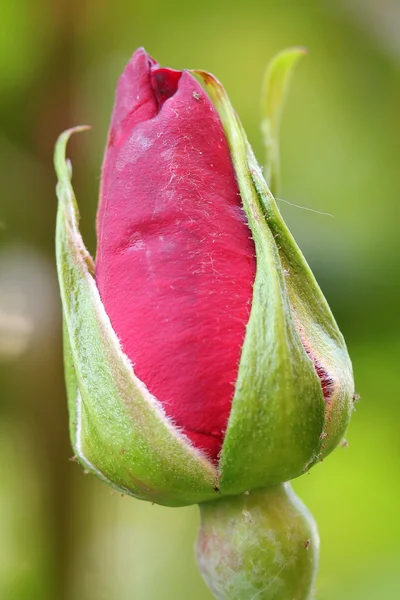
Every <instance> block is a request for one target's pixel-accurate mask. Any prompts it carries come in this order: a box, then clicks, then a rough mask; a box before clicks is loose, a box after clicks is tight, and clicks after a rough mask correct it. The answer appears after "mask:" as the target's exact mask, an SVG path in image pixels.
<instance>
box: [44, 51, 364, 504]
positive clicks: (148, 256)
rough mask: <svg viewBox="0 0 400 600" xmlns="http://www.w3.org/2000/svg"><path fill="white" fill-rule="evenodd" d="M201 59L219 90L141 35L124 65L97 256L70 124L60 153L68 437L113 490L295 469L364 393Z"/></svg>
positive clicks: (341, 424)
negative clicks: (163, 62)
mask: <svg viewBox="0 0 400 600" xmlns="http://www.w3.org/2000/svg"><path fill="white" fill-rule="evenodd" d="M292 56H293V55H292ZM283 60H284V61H285V60H286V58H285V57H283ZM290 60H292V58H291V59H290ZM286 71H287V69H286V66H285V64H284V65H283V67H282V65H280V67H279V69H278V70H277V71H274V73H275V72H278V74H279V73H281V74H285V72H286ZM274 73H273V75H274ZM196 74H197V75H198V76H199V77H200V78H202V79H203V82H204V85H205V88H206V89H203V87H202V86H201V85H200V83H199V82H198V81H197V79H196V78H195V76H194V75H193V74H192V73H190V72H188V71H175V70H172V69H168V68H161V67H160V66H159V65H158V64H157V63H156V62H155V61H154V60H153V59H152V58H150V57H149V56H148V54H147V53H146V52H145V51H144V50H143V49H139V50H138V51H137V52H136V53H135V54H134V56H133V58H132V59H131V61H130V62H129V64H128V65H127V67H126V69H125V71H124V73H123V74H122V77H121V79H120V81H119V84H118V87H117V93H116V100H115V107H114V111H113V115H112V120H111V126H110V131H109V136H108V142H107V148H106V152H105V158H104V164H103V169H102V177H101V188H100V203H99V210H98V219H97V237H98V243H97V256H96V261H95V265H94V264H93V261H92V259H91V257H90V256H89V254H88V252H87V250H86V248H85V246H84V243H83V240H82V238H81V236H80V233H79V227H78V210H77V205H76V201H75V198H74V194H73V190H72V186H71V182H70V178H71V166H70V164H69V162H68V161H66V159H65V147H66V143H67V140H68V138H69V136H70V135H71V133H72V130H70V131H67V132H65V133H64V134H63V135H62V136H61V137H60V140H59V142H58V144H57V148H56V157H55V162H56V170H57V174H58V178H59V184H58V196H59V200H60V202H59V213H58V222H57V265H58V274H59V281H60V289H61V298H62V304H63V315H64V321H65V361H66V379H67V390H68V399H69V409H70V425H71V438H72V445H73V447H74V450H75V453H76V456H77V458H78V459H79V461H80V462H81V463H82V464H83V465H84V466H85V467H86V469H88V470H89V471H90V472H93V473H95V474H97V475H98V476H99V477H101V478H102V479H103V480H105V481H107V482H109V483H110V484H111V485H113V486H114V487H116V488H117V489H119V490H122V491H123V492H126V493H129V494H132V495H134V496H137V497H139V498H143V499H147V500H151V501H154V502H158V503H160V504H166V505H173V506H174V505H175V506H176V505H185V504H192V503H198V502H203V501H207V500H213V499H216V498H217V497H220V496H221V495H222V496H230V495H234V494H240V493H243V492H245V491H249V490H253V489H258V488H262V487H267V486H271V485H278V484H281V483H283V482H285V481H288V480H290V479H292V478H293V477H297V476H298V475H300V474H301V473H303V472H304V471H306V470H307V469H309V468H310V467H311V466H312V465H313V464H314V463H315V462H317V461H318V460H321V459H322V458H323V457H324V456H325V455H326V454H328V453H329V452H330V451H331V450H333V448H335V446H336V445H337V444H338V443H339V442H340V440H341V439H342V436H343V433H344V431H345V429H346V426H347V423H348V420H349V417H350V413H351V410H352V396H353V391H354V388H353V385H354V384H353V377H352V369H351V363H350V359H349V357H348V354H347V350H346V345H345V342H344V340H343V337H342V335H341V333H340V331H339V329H338V327H337V325H336V322H335V320H334V318H333V316H332V314H331V312H330V309H329V306H328V304H327V302H326V300H325V298H324V297H323V295H322V292H321V290H320V289H319V287H318V284H317V283H316V281H315V279H314V277H313V275H312V273H311V271H310V268H309V267H308V265H307V263H306V261H305V259H304V257H303V255H302V254H301V252H300V250H299V248H298V247H297V245H296V243H295V241H294V240H293V238H292V236H291V234H290V232H289V231H288V229H287V227H286V225H285V224H284V222H283V220H282V217H281V215H280V213H279V210H278V208H277V206H276V203H275V200H274V198H273V196H272V194H271V192H270V191H269V189H268V187H267V184H266V182H265V180H264V178H263V175H262V173H261V170H260V168H259V166H258V164H257V161H256V160H255V158H254V155H253V153H252V151H251V148H250V145H249V144H248V142H247V140H246V136H245V133H244V130H243V128H242V126H241V124H240V122H239V120H238V117H237V115H236V114H235V112H234V111H233V109H232V106H231V105H230V102H229V99H228V97H227V95H226V93H225V91H224V89H223V87H222V86H221V84H219V82H218V81H217V80H216V79H215V78H214V77H213V76H212V75H210V74H207V73H205V72H201V71H199V72H197V73H196ZM273 79H274V80H275V81H277V82H278V83H279V81H280V79H279V76H278V78H276V77H275V75H274V77H273ZM279 89H280V94H281V96H283V94H284V85H283V84H282V85H281V87H280V88H279ZM274 98H275V103H273V104H268V111H267V113H266V114H267V120H266V124H265V127H264V133H265V135H266V136H267V137H268V136H269V135H271V132H274V131H276V130H277V127H276V125H275V123H274V115H275V114H276V110H275V107H277V106H279V101H277V99H278V100H279V95H278V96H277V95H275V97H274ZM273 156H274V160H275V163H273V164H277V153H276V151H274V153H273Z"/></svg>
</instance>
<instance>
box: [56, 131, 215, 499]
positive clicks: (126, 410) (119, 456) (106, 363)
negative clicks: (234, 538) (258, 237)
mask: <svg viewBox="0 0 400 600" xmlns="http://www.w3.org/2000/svg"><path fill="white" fill-rule="evenodd" d="M82 129H84V128H82V127H81V128H75V129H71V130H68V131H66V132H64V133H63V134H62V135H61V136H60V137H59V139H58V142H57V145H56V150H55V168H56V172H57V176H58V180H59V182H58V185H57V195H58V199H59V204H58V215H57V234H56V254H57V269H58V277H59V284H60V290H61V299H62V307H63V316H64V322H65V329H64V349H65V364H66V379H67V391H68V397H69V407H70V415H71V417H70V419H71V421H70V427H71V440H72V444H73V448H74V452H75V455H76V457H77V459H78V460H79V461H80V462H81V463H82V464H83V465H84V466H85V468H86V469H87V470H88V471H90V472H92V473H95V474H96V475H98V476H99V477H100V478H101V479H103V480H105V481H107V482H108V483H110V484H111V485H112V486H113V487H115V488H116V489H118V490H120V491H121V492H123V493H127V494H131V495H133V496H136V497H138V498H141V499H144V500H150V501H153V502H157V503H158V504H164V505H166V506H184V505H188V504H194V503H198V502H203V501H206V500H209V499H214V498H215V496H216V492H215V490H214V488H215V486H216V479H217V474H216V469H215V467H214V466H213V465H212V464H211V462H210V461H209V460H208V459H207V458H206V457H205V456H204V455H202V453H201V452H200V451H198V450H196V449H195V448H194V447H193V446H191V445H190V442H189V441H188V439H187V438H186V437H185V436H184V435H183V434H181V432H180V431H179V430H178V429H177V428H175V427H174V425H173V424H172V423H171V422H170V421H169V420H168V418H167V417H166V415H165V413H164V411H163V408H162V406H161V404H160V403H159V402H158V401H157V400H156V399H155V398H154V397H152V396H151V395H150V393H149V392H148V390H147V389H146V387H145V385H144V384H143V383H142V382H141V381H140V380H139V379H138V378H137V377H136V376H135V374H134V371H133V368H132V365H131V363H130V361H129V359H128V358H127V357H126V355H125V354H124V353H123V351H122V349H121V346H120V343H119V340H118V338H117V336H116V334H115V332H114V331H113V329H112V326H111V324H110V321H109V318H108V316H107V314H106V312H105V309H104V306H103V304H102V302H101V299H100V296H99V293H98V290H97V287H96V284H95V280H94V276H93V275H94V267H93V261H92V259H91V257H90V255H89V253H88V251H87V249H86V248H85V246H84V243H83V240H82V237H81V235H80V233H79V229H78V209H77V205H76V200H75V196H74V192H73V189H72V185H71V181H70V179H71V168H70V164H69V162H68V161H66V158H65V149H66V144H67V141H68V139H69V137H70V135H71V134H72V133H73V132H74V131H81V130H82Z"/></svg>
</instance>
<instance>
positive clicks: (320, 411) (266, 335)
mask: <svg viewBox="0 0 400 600" xmlns="http://www.w3.org/2000/svg"><path fill="white" fill-rule="evenodd" d="M196 73H198V74H199V75H200V76H201V77H202V78H203V80H204V82H205V85H206V88H207V90H208V92H209V94H210V97H211V99H212V100H213V102H214V104H215V106H216V109H217V111H218V113H219V116H220V118H221V121H222V125H223V127H224V129H225V133H226V136H227V140H228V143H229V147H230V151H231V157H232V161H233V165H234V168H235V172H236V177H237V181H238V185H239V189H240V194H241V198H242V202H243V207H244V210H245V212H246V215H247V219H248V223H249V226H250V229H251V232H252V236H253V239H254V243H255V249H256V258H257V272H256V277H255V281H254V288H253V300H252V308H251V313H250V319H249V322H248V324H247V329H246V335H245V340H244V345H243V349H242V355H241V359H240V364H239V372H238V377H237V381H236V386H235V394H234V398H233V402H232V409H231V413H230V417H229V421H228V426H227V430H226V434H225V440H224V444H223V447H222V451H221V457H220V464H219V470H220V489H221V492H222V493H223V494H224V493H226V494H238V493H240V492H243V491H244V490H251V489H255V488H259V487H267V486H270V485H274V484H276V483H281V482H283V481H287V480H289V479H292V478H294V477H297V476H298V475H300V474H301V473H303V472H304V471H305V470H306V469H307V468H308V466H309V465H310V464H312V463H313V462H314V461H315V460H316V459H317V457H318V456H319V454H320V451H321V444H322V437H323V436H322V434H323V430H324V419H325V417H324V415H325V402H324V399H323V394H322V389H321V383H320V380H319V378H318V376H317V374H316V371H315V368H314V365H313V363H312V361H311V359H310V358H309V357H308V355H307V353H306V351H305V349H304V346H303V344H302V341H301V338H300V335H299V332H298V330H297V328H296V326H295V322H294V319H293V314H292V308H291V306H290V302H289V295H288V291H287V287H286V276H285V272H284V269H283V268H282V265H281V260H280V255H279V250H278V247H277V244H276V241H275V238H274V235H273V232H272V231H271V230H270V228H269V226H268V222H267V220H266V219H265V216H264V213H263V209H262V206H261V204H260V201H259V197H258V194H257V192H256V189H255V187H254V184H253V181H252V178H251V174H250V171H249V168H248V164H247V160H248V158H247V141H246V138H245V136H244V134H243V131H242V128H241V126H240V124H239V121H238V119H237V116H236V114H235V112H234V110H233V108H232V106H231V104H230V102H229V99H228V96H227V94H226V92H225V90H224V89H223V87H222V85H221V84H220V83H219V82H218V81H217V80H216V79H215V78H214V77H213V76H212V75H210V74H208V73H204V72H202V71H196Z"/></svg>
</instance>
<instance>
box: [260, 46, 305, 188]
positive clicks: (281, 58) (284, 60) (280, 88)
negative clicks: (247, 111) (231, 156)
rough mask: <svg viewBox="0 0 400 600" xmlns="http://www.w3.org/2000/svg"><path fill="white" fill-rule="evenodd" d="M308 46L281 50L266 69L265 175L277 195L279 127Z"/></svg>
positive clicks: (263, 113) (263, 108)
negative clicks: (292, 82)
mask: <svg viewBox="0 0 400 600" xmlns="http://www.w3.org/2000/svg"><path fill="white" fill-rule="evenodd" d="M306 53H307V50H306V49H305V48H300V47H295V48H287V49H286V50H282V52H278V54H276V55H275V56H274V57H273V58H272V60H271V61H270V62H269V63H268V65H267V68H266V70H265V75H264V82H263V90H262V96H261V131H262V134H263V140H264V146H265V168H264V176H265V180H266V181H267V182H268V186H269V189H270V190H271V192H272V193H273V194H274V195H277V194H278V190H279V171H280V168H279V126H280V121H281V116H282V110H283V107H284V104H285V100H286V96H287V92H288V89H289V85H290V80H291V77H292V73H293V70H294V67H295V66H296V64H297V62H298V61H299V59H300V58H301V57H302V56H304V54H306Z"/></svg>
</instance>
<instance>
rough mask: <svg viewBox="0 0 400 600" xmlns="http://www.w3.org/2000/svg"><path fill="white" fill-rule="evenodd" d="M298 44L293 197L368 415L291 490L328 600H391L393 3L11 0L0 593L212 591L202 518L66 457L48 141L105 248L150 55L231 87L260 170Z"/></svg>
mask: <svg viewBox="0 0 400 600" xmlns="http://www.w3.org/2000/svg"><path fill="white" fill-rule="evenodd" d="M294 44H296V45H297V44H300V45H305V46H307V47H308V49H309V51H310V54H309V56H308V57H307V58H305V59H303V60H302V62H301V64H300V65H299V67H298V69H297V72H296V76H295V79H294V83H293V86H292V90H291V95H290V99H289V102H288V105H287V109H286V113H285V116H284V121H283V126H282V137H281V141H282V144H281V148H282V175H283V189H282V194H281V195H282V198H283V199H284V200H286V201H289V202H292V203H295V204H298V205H301V206H306V207H310V208H313V209H314V210H317V211H322V212H328V213H331V214H332V215H333V218H331V217H329V216H326V215H322V214H318V213H315V212H309V211H305V210H301V209H299V208H296V207H293V206H290V205H287V204H284V203H281V209H282V211H283V213H284V215H285V217H286V219H287V221H288V223H289V225H290V227H291V229H292V231H293V232H294V234H295V236H296V238H297V239H298V241H299V242H300V245H301V247H302V248H303V250H304V252H305V254H306V256H307V258H308V259H309V261H310V263H311V265H312V267H313V269H314V271H315V272H316V274H317V277H318V279H319V281H320V283H321V286H322V287H323V290H324V292H325V294H326V296H327V297H328V300H329V302H330V304H331V306H332V308H333V311H334V313H335V314H336V316H337V319H338V321H339V324H340V326H341V328H342V330H343V332H344V334H345V336H346V339H347V341H348V345H349V350H350V354H351V356H352V358H353V362H354V369H355V375H356V383H357V390H358V392H359V393H360V394H361V396H362V402H361V403H359V404H358V405H357V410H356V413H355V414H354V416H353V421H352V424H351V426H350V429H349V432H348V438H347V439H348V442H349V445H348V447H340V448H338V449H337V451H336V452H335V454H334V455H332V456H331V457H329V459H327V460H326V461H325V462H324V463H323V464H321V465H319V466H317V467H316V468H314V469H313V470H312V472H311V473H310V474H308V475H306V476H304V477H302V478H300V479H299V480H297V481H296V482H295V484H294V485H295V488H296V490H297V492H298V493H299V495H300V496H301V497H302V499H303V500H304V501H305V502H306V504H307V505H308V507H309V508H310V509H311V510H312V512H313V514H314V516H315V517H316V519H317V522H318V524H319V530H320V534H321V538H322V548H321V564H320V573H319V577H318V586H317V600H337V599H338V598H340V599H341V600H377V599H381V598H384V599H385V600H386V599H387V600H391V599H395V598H399V597H400V517H399V508H398V505H399V493H400V477H399V472H400V435H399V432H398V430H399V422H400V402H399V397H398V396H399V394H398V388H399V383H398V381H399V367H398V364H399V359H400V338H399V318H398V312H399V300H400V294H399V291H400V270H399V268H398V261H397V258H398V254H399V233H398V222H397V219H396V212H397V210H398V206H397V205H398V201H399V184H398V181H399V178H398V176H399V138H400V114H399V106H400V68H399V67H400V3H399V2H398V1H397V0H363V1H362V0H325V1H323V0H321V1H315V2H314V1H309V2H301V1H299V0H279V1H278V0H276V1H270V0H246V1H244V0H243V1H241V0H222V1H219V2H216V1H215V0H202V1H201V2H183V1H182V0H178V1H177V2H174V3H172V2H163V1H162V0H153V1H152V2H151V3H150V2H146V1H145V0H113V1H112V2H107V1H106V0H32V1H29V0H12V1H10V0H0V156H1V161H0V187H1V193H0V598H1V599H4V600H15V599H17V600H25V599H26V600H27V599H29V600H36V599H37V600H128V599H129V600H133V599H135V600H136V599H137V600H186V599H187V598H190V599H191V600H207V599H208V600H210V598H211V597H210V594H209V593H208V591H207V590H206V588H205V585H204V584H203V582H202V580H201V578H200V575H199V574H198V573H197V570H196V567H195V564H194V558H193V552H192V547H193V541H194V538H195V534H196V527H197V509H196V507H191V508H187V509H165V508H160V507H158V506H152V505H150V504H146V503H144V502H139V501H135V500H133V499H131V498H127V497H123V498H121V497H120V496H119V495H118V494H113V493H112V491H111V489H110V488H108V487H107V486H106V485H105V484H103V483H101V482H99V481H97V480H96V479H95V478H93V477H84V475H83V472H82V470H81V469H80V468H79V467H78V466H77V465H76V464H74V463H73V462H70V461H69V458H70V457H71V454H72V452H71V450H70V447H69V442H68V432H67V412H66V400H65V392H64V383H63V371H62V356H61V326H60V325H61V320H60V302H59V298H58V291H57V284H56V279H55V268H54V250H53V245H54V221H55V212H56V199H55V194H54V186H55V176H54V173H53V167H52V152H53V145H54V142H55V139H56V137H57V135H58V134H59V133H60V132H61V131H62V130H63V129H66V128H67V127H70V126H72V125H76V124H82V123H88V124H90V125H92V127H93V129H92V131H91V132H89V133H85V134H81V135H79V136H77V137H76V139H74V140H73V141H72V142H71V144H70V146H69V154H70V156H71V158H72V161H73V164H74V187H75V190H76V192H77V196H78V200H79V203H80V208H81V214H82V231H83V234H84V237H85V240H86V242H87V244H88V246H89V248H90V249H91V251H94V249H95V239H94V217H95V211H96V202H97V192H98V183H99V169H100V164H101V159H102V153H103V146H104V143H105V139H106V132H107V127H108V118H109V115H110V111H111V107H112V103H113V93H114V87H115V84H116V81H117V78H118V76H119V74H120V73H121V71H122V69H123V67H124V65H125V63H126V62H127V61H128V59H129V58H130V55H131V53H132V52H133V50H134V49H135V48H136V47H137V46H139V45H144V46H145V47H146V49H147V50H148V51H149V52H150V53H151V54H153V55H154V56H155V57H156V58H157V59H158V60H159V61H160V62H162V63H163V64H165V65H168V66H172V67H175V68H184V67H193V68H194V67H201V68H204V69H207V70H210V71H212V72H213V73H215V74H216V75H217V76H218V77H219V79H221V80H222V82H223V83H224V84H225V86H226V88H227V90H228V92H229V94H230V97H231V100H232V102H233V104H234V106H235V107H236V109H237V111H238V112H239V114H240V116H241V118H242V120H243V122H244V125H245V127H246V129H247V131H248V134H249V136H250V139H251V141H252V143H253V145H254V147H255V150H256V152H257V154H258V156H259V158H260V160H262V147H261V137H260V133H259V129H258V119H259V92H260V85H261V77H262V73H263V69H264V66H265V63H266V61H267V59H268V58H270V57H271V56H272V54H273V53H275V52H276V51H278V50H280V49H283V48H285V47H287V46H290V45H294Z"/></svg>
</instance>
